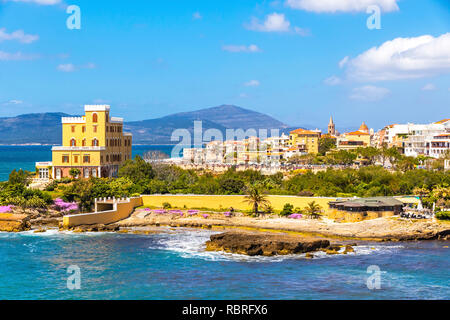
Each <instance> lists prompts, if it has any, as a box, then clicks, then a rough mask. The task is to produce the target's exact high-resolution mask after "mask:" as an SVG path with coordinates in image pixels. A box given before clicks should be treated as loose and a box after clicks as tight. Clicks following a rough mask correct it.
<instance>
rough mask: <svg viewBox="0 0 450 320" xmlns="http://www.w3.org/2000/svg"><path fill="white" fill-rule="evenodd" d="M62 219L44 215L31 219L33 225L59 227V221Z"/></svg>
mask: <svg viewBox="0 0 450 320" xmlns="http://www.w3.org/2000/svg"><path fill="white" fill-rule="evenodd" d="M60 221H61V219H58V218H44V217H39V218H36V219H31V220H30V223H31V225H33V226H52V227H58V225H59V222H60Z"/></svg>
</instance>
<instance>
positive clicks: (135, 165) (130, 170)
mask: <svg viewBox="0 0 450 320" xmlns="http://www.w3.org/2000/svg"><path fill="white" fill-rule="evenodd" d="M154 176H155V173H154V171H153V168H152V165H151V164H150V163H148V162H146V161H145V160H144V159H142V158H141V157H140V156H136V157H135V158H134V160H127V161H126V162H125V163H124V164H123V165H122V166H121V167H120V169H119V177H125V178H129V179H130V180H131V181H132V182H133V183H135V184H137V185H140V186H144V185H146V184H147V183H148V182H149V181H150V180H151V179H152V178H153V177H154Z"/></svg>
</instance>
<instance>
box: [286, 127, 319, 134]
mask: <svg viewBox="0 0 450 320" xmlns="http://www.w3.org/2000/svg"><path fill="white" fill-rule="evenodd" d="M289 133H295V134H316V135H319V133H318V132H314V131H309V130H305V129H302V128H300V129H296V130H293V131H291V132H289Z"/></svg>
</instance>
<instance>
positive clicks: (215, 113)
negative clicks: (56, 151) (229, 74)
mask: <svg viewBox="0 0 450 320" xmlns="http://www.w3.org/2000/svg"><path fill="white" fill-rule="evenodd" d="M70 116H73V115H69V114H66V113H32V114H24V115H19V116H16V117H4V118H0V144H61V131H62V129H61V118H62V117H70ZM194 121H202V129H203V132H205V130H208V129H217V130H219V131H221V132H222V134H223V135H224V137H225V132H226V129H243V130H247V129H250V128H253V129H256V130H258V129H280V131H281V132H288V131H290V130H291V129H292V127H291V128H290V127H289V126H288V125H286V124H284V123H282V122H281V121H278V120H276V119H274V118H272V117H271V116H268V115H266V114H263V113H259V112H256V111H252V110H248V109H244V108H241V107H237V106H233V105H221V106H217V107H212V108H207V109H201V110H197V111H192V112H182V113H176V114H172V115H168V116H165V117H161V118H157V119H149V120H142V121H131V122H124V131H127V132H131V133H132V134H133V143H134V144H176V143H177V141H171V135H172V132H173V131H174V130H176V129H187V130H189V132H190V133H191V135H192V136H193V131H194Z"/></svg>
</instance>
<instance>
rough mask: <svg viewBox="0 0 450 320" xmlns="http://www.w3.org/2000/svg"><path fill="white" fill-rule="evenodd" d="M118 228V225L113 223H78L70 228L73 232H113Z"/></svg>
mask: <svg viewBox="0 0 450 320" xmlns="http://www.w3.org/2000/svg"><path fill="white" fill-rule="evenodd" d="M118 230H119V226H118V225H115V224H108V225H105V224H92V225H80V226H77V227H75V228H73V229H72V231H73V232H113V231H118Z"/></svg>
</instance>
